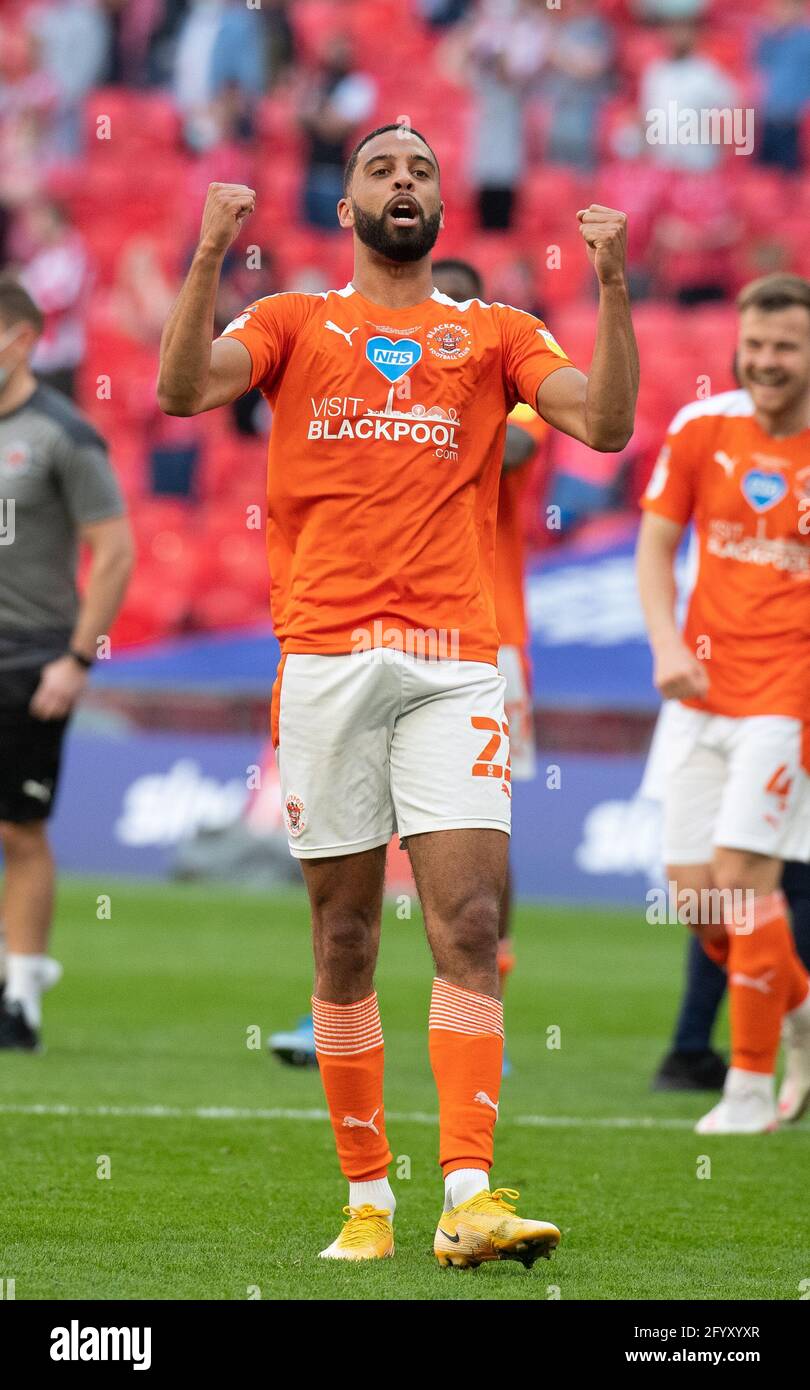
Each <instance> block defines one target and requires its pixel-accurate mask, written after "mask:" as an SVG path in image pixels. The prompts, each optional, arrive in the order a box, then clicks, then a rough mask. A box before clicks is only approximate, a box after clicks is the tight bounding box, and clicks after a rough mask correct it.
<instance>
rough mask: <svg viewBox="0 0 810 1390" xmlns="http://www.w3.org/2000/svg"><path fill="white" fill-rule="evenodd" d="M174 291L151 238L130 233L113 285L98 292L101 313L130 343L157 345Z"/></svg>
mask: <svg viewBox="0 0 810 1390" xmlns="http://www.w3.org/2000/svg"><path fill="white" fill-rule="evenodd" d="M175 293H176V291H175V285H174V282H173V281H172V280H170V279H169V277H168V275H167V274H166V272H165V271H164V269H163V267H162V265H161V263H160V257H159V255H158V252H157V248H156V247H155V243H154V241H152V239H151V238H150V237H148V236H134V237H131V238H130V240H129V241H128V242H127V243H126V245H125V246H124V247H123V248H122V251H121V254H120V256H119V258H118V264H117V266H116V274H115V284H114V285H113V286H112V288H111V289H110V290H108V291H106V292H103V291H102V294H101V307H102V314H103V317H104V318H106V320H107V322H108V327H110V328H112V329H115V331H116V332H119V333H124V334H126V336H127V337H128V338H131V339H132V340H133V341H134V342H137V343H150V344H152V345H154V346H157V344H158V343H159V342H160V335H161V333H162V332H163V329H164V326H165V324H166V319H167V318H168V314H169V310H170V309H171V307H172V304H173V302H174V298H175Z"/></svg>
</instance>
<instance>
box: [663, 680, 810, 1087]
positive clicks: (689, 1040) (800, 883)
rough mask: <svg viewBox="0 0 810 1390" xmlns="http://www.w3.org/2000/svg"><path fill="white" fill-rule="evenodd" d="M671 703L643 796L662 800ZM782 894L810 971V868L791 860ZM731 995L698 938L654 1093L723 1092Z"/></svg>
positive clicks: (689, 948) (688, 955)
mask: <svg viewBox="0 0 810 1390" xmlns="http://www.w3.org/2000/svg"><path fill="white" fill-rule="evenodd" d="M675 708H676V705H675V704H673V703H672V702H671V701H667V702H666V703H665V704H664V705H663V706H662V708H661V712H660V714H659V717H658V721H657V723H656V726H655V731H654V734H653V740H652V743H651V745H650V751H649V755H648V758H647V765H646V767H645V769H644V778H643V781H642V784H641V791H640V794H641V796H643V797H644V799H645V800H649V801H656V802H661V801H662V800H663V795H664V790H665V786H666V777H665V771H664V765H665V758H666V745H667V742H668V739H667V721H668V715H669V712H670V710H673V709H675ZM782 892H783V893H784V895H785V897H786V899H787V903H788V907H789V909H790V925H791V927H792V929H793V937H794V940H795V942H796V950H797V951H798V953H799V957H800V959H801V961H802V964H803V965H804V967H805V969H807V970H810V864H803V863H801V862H800V861H799V860H791V861H789V862H788V863H786V864H785V867H784V872H783V874H782ZM725 992H726V972H725V970H723V969H721V967H720V966H718V965H716V964H715V962H714V961H713V960H712V959H711V958H710V957H709V956H707V954H706V952H705V951H704V949H703V947H702V946H701V944H700V940H699V939H698V938H697V937H696V936H693V937H691V938H690V940H689V942H688V944H687V949H686V978H685V984H684V994H683V998H682V1000H681V1004H680V1007H679V1009H678V1017H677V1021H676V1024H675V1029H674V1033H673V1036H672V1042H671V1045H670V1048H669V1051H668V1052H667V1054H666V1056H665V1057H664V1058H663V1060H662V1062H661V1063H660V1065H659V1067H658V1068H657V1070H656V1072H655V1076H654V1077H653V1082H652V1086H653V1090H655V1091H721V1090H722V1089H723V1084H724V1082H725V1079H726V1072H727V1070H728V1068H727V1066H726V1061H725V1059H724V1058H723V1057H722V1056H721V1055H720V1053H719V1052H717V1051H716V1050H715V1048H714V1046H713V1043H712V1033H713V1031H714V1027H715V1024H716V1022H717V1016H718V1014H719V1012H720V1005H721V1003H722V1001H723V997H724V995H725Z"/></svg>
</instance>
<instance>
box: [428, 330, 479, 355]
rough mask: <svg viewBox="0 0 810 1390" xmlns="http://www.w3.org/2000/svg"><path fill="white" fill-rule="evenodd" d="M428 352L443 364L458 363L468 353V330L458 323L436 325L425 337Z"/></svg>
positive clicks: (469, 343)
mask: <svg viewBox="0 0 810 1390" xmlns="http://www.w3.org/2000/svg"><path fill="white" fill-rule="evenodd" d="M427 345H428V350H429V351H430V352H432V354H433V356H434V357H440V358H441V359H442V361H443V362H460V361H461V359H462V358H463V357H466V356H467V355H468V353H469V351H470V345H471V340H470V333H469V329H467V328H464V327H463V326H462V324H460V323H438V324H437V325H436V327H435V328H431V330H430V332H429V333H428V335H427Z"/></svg>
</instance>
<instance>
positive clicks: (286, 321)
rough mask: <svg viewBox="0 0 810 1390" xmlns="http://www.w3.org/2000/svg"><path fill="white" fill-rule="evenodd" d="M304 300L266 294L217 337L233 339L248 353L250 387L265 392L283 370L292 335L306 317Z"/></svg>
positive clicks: (295, 297)
mask: <svg viewBox="0 0 810 1390" xmlns="http://www.w3.org/2000/svg"><path fill="white" fill-rule="evenodd" d="M306 303H307V296H306V295H300V294H268V295H266V296H265V297H264V299H256V300H254V302H253V303H252V304H248V306H247V308H246V309H243V310H242V313H241V314H237V316H236V318H235V319H232V320H231V322H230V323H229V324H228V326H227V328H223V330H222V333H221V334H220V337H222V338H225V337H228V338H237V339H238V341H239V342H240V343H244V345H245V347H246V348H247V350H248V352H249V353H250V360H251V362H252V364H253V365H252V368H251V373H250V386H249V387H248V390H250V391H252V390H253V388H254V386H261V387H262V388H263V389H264V390H267V389H268V388H269V386H270V385H271V383H272V380H273V378H274V377H275V376H276V374H277V373H278V372H279V370H280V369H281V368H282V367H283V366H284V363H285V361H286V358H287V354H288V353H289V350H290V346H291V344H292V340H293V337H294V335H295V332H296V330H297V329H298V328H300V326H301V325H302V324H303V322H304V319H305V317H306Z"/></svg>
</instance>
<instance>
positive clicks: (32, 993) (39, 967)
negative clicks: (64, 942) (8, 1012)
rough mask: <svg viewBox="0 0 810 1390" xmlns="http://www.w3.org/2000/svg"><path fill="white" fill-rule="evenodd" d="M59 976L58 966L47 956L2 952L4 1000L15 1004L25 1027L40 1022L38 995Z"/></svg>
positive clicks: (53, 983) (60, 968)
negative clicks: (3, 961) (4, 985)
mask: <svg viewBox="0 0 810 1390" xmlns="http://www.w3.org/2000/svg"><path fill="white" fill-rule="evenodd" d="M61 978H62V967H61V965H59V963H58V961H55V960H51V958H50V956H21V955H18V954H17V952H16V951H9V952H8V954H7V956H6V993H5V1001H4V1002H5V1003H7V1004H19V1005H20V1008H21V1009H22V1011H23V1017H24V1018H25V1021H26V1023H27V1024H28V1026H29V1028H38V1027H39V1025H40V1024H41V1022H42V996H43V994H44V993H45V990H46V989H50V988H51V987H52V986H53V985H55V984H56V983H57V981H58V980H60V979H61Z"/></svg>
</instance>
